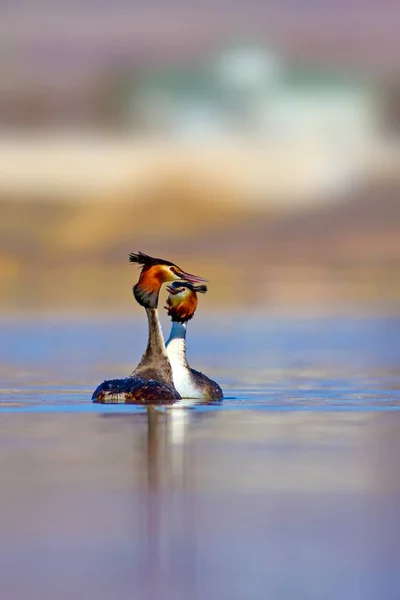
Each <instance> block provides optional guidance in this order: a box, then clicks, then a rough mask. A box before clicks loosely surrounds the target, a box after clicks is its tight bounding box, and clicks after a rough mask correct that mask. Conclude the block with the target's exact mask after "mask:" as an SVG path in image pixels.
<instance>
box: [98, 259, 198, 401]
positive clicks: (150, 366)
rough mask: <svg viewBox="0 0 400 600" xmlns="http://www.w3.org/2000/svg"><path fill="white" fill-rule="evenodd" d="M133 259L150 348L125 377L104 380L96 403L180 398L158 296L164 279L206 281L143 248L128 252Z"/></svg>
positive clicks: (139, 300) (148, 346) (137, 292)
mask: <svg viewBox="0 0 400 600" xmlns="http://www.w3.org/2000/svg"><path fill="white" fill-rule="evenodd" d="M129 260H130V262H132V263H137V264H139V265H141V266H142V270H141V273H140V277H139V281H138V282H137V284H136V285H135V286H134V288H133V295H134V297H135V299H136V300H137V302H138V303H139V304H140V305H141V306H143V307H144V308H145V309H146V314H147V320H148V343H147V348H146V350H145V352H144V354H143V356H142V358H141V360H140V362H139V364H138V366H137V367H136V369H135V370H134V371H133V372H132V374H131V375H130V376H129V377H126V378H124V379H111V380H106V381H104V382H103V383H101V384H100V385H99V386H98V387H97V389H96V390H95V391H94V393H93V396H92V400H93V401H94V402H97V403H102V404H104V403H118V402H121V401H122V402H123V403H125V404H167V403H171V402H175V401H176V400H179V399H180V398H181V396H180V394H179V393H178V391H177V390H176V389H175V387H174V384H173V378H172V369H171V364H170V362H169V359H168V355H167V352H166V348H165V344H164V338H163V335H162V330H161V325H160V322H159V319H158V310H157V307H158V297H159V293H160V288H161V286H162V284H163V283H166V282H173V281H178V280H180V279H184V280H185V281H189V282H192V283H201V282H204V281H206V280H205V279H203V278H202V277H197V276H196V275H191V274H190V273H186V272H185V271H183V270H182V269H181V268H180V267H178V266H177V265H175V264H174V263H172V262H169V261H167V260H163V259H161V258H152V257H151V256H147V255H146V254H143V253H142V252H138V253H132V254H130V255H129Z"/></svg>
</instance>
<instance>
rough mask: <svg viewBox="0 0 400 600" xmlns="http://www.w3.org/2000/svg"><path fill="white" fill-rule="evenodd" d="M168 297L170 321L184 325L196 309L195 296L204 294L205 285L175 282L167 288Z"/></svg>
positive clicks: (196, 300) (167, 307)
mask: <svg viewBox="0 0 400 600" xmlns="http://www.w3.org/2000/svg"><path fill="white" fill-rule="evenodd" d="M167 290H168V293H169V296H168V298H167V306H166V307H165V308H166V309H167V311H168V315H169V316H170V317H171V320H172V321H176V322H178V323H184V322H185V321H189V320H190V319H191V318H192V317H193V316H194V313H195V311H196V308H197V303H198V299H197V294H198V293H199V294H205V293H206V291H207V286H206V285H196V284H193V283H191V282H189V281H175V282H174V283H172V284H171V285H169V286H167Z"/></svg>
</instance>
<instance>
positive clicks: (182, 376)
mask: <svg viewBox="0 0 400 600" xmlns="http://www.w3.org/2000/svg"><path fill="white" fill-rule="evenodd" d="M167 290H168V292H169V296H168V298H167V306H166V307H165V308H166V309H167V310H168V314H169V316H170V317H171V320H172V327H171V333H170V336H169V338H168V341H167V344H166V348H167V354H168V358H169V360H170V363H171V367H172V375H173V380H174V386H175V389H177V390H178V392H179V393H180V395H181V396H182V398H201V399H203V400H221V399H222V398H223V393H222V390H221V388H220V387H219V385H218V383H216V382H215V381H212V379H209V377H207V376H206V375H204V374H203V373H200V372H199V371H195V369H191V368H190V367H189V365H188V362H187V359H186V328H187V322H188V321H189V320H190V319H192V317H193V315H194V313H195V311H196V308H197V303H198V300H197V293H200V294H205V293H206V291H207V286H205V285H194V284H193V283H192V282H188V281H182V282H180V281H179V282H178V281H176V282H175V283H173V284H172V285H170V286H168V287H167Z"/></svg>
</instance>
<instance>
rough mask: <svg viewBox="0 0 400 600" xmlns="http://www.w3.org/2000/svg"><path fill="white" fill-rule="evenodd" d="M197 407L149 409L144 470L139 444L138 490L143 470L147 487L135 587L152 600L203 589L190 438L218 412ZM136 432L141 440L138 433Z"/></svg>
mask: <svg viewBox="0 0 400 600" xmlns="http://www.w3.org/2000/svg"><path fill="white" fill-rule="evenodd" d="M210 403H211V402H205V401H202V402H201V404H210ZM196 404H200V403H199V401H194V400H191V401H189V400H186V401H181V402H179V403H177V404H176V405H173V406H170V407H155V406H148V407H146V425H145V427H146V437H145V438H144V439H143V438H142V441H141V444H143V446H144V448H143V452H140V453H139V454H140V463H141V464H140V465H138V464H137V458H138V444H137V439H136V440H135V445H134V454H135V466H134V489H135V490H137V487H138V485H137V484H138V481H137V477H138V472H137V470H138V468H139V471H140V480H141V481H142V482H143V484H142V485H141V486H140V490H141V491H140V500H139V504H138V515H137V517H138V523H137V527H138V529H137V530H136V531H135V534H134V535H137V534H139V539H140V551H139V555H138V557H137V558H138V560H137V564H136V568H137V571H136V576H135V586H136V585H137V584H139V589H140V590H141V597H145V598H148V599H149V600H150V598H151V599H153V598H158V597H163V591H165V589H168V590H169V591H170V593H172V591H173V592H174V594H175V596H174V597H178V596H180V594H181V593H183V591H185V593H188V591H189V590H196V589H197V583H196V581H197V569H198V557H197V548H198V535H199V532H198V523H197V515H196V488H197V483H196V477H197V471H196V464H197V461H196V448H195V444H193V440H190V443H189V439H190V437H191V430H192V427H191V426H192V425H193V422H194V420H195V419H196V420H197V419H199V418H200V419H203V418H209V417H210V416H211V415H212V414H213V413H212V412H209V413H208V412H207V413H204V412H201V413H199V412H196V410H195V406H196ZM108 416H111V415H108ZM114 416H116V415H114ZM118 416H121V417H123V418H124V419H126V417H127V415H118ZM143 416H144V415H143V413H140V414H134V415H129V418H133V419H134V421H135V423H137V422H138V421H139V422H143ZM133 431H134V432H135V435H137V433H136V432H137V431H138V430H137V429H136V428H133ZM141 431H143V430H141ZM135 529H136V528H135ZM143 594H144V595H143ZM171 597H172V596H171Z"/></svg>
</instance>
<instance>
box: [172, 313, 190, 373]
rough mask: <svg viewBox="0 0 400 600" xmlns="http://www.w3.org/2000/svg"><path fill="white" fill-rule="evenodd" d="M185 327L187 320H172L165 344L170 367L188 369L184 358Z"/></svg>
mask: <svg viewBox="0 0 400 600" xmlns="http://www.w3.org/2000/svg"><path fill="white" fill-rule="evenodd" d="M186 328H187V321H185V322H184V323H177V322H176V321H173V322H172V327H171V333H170V334H169V338H168V341H167V344H166V348H167V353H168V357H169V360H170V362H171V365H172V368H174V366H180V367H183V368H185V369H190V367H189V365H188V362H187V359H186Z"/></svg>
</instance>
